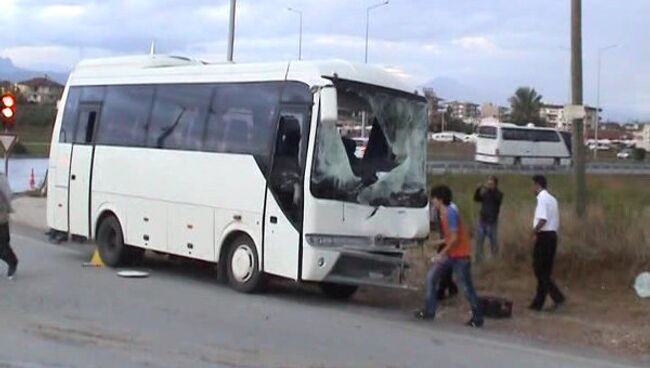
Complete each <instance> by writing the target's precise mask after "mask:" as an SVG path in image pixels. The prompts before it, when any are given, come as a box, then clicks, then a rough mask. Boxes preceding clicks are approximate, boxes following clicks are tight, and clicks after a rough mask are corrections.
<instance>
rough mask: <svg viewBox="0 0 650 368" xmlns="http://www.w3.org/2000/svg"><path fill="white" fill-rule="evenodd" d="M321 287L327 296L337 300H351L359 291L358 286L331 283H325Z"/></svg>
mask: <svg viewBox="0 0 650 368" xmlns="http://www.w3.org/2000/svg"><path fill="white" fill-rule="evenodd" d="M319 286H320V289H321V291H322V292H323V294H325V296H327V297H328V298H331V299H335V300H347V299H350V298H351V297H352V295H354V293H356V292H357V290H358V289H359V287H358V286H357V285H343V284H334V283H331V282H323V283H321V284H320V285H319Z"/></svg>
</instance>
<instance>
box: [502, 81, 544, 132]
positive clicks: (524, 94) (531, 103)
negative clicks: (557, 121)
mask: <svg viewBox="0 0 650 368" xmlns="http://www.w3.org/2000/svg"><path fill="white" fill-rule="evenodd" d="M508 101H509V102H510V108H511V111H512V113H511V120H512V122H513V123H515V124H518V125H526V124H528V123H533V124H535V125H542V123H543V122H542V119H540V117H539V110H540V108H541V107H542V95H540V94H538V93H537V91H535V89H534V88H530V87H519V88H517V91H516V92H515V94H514V95H513V96H512V97H510V99H509V100H508Z"/></svg>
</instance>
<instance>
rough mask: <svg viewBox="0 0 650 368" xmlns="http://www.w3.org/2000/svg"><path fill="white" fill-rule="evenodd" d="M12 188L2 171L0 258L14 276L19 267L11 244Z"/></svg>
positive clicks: (0, 188)
mask: <svg viewBox="0 0 650 368" xmlns="http://www.w3.org/2000/svg"><path fill="white" fill-rule="evenodd" d="M12 195H13V194H12V193H11V188H10V187H9V182H8V181H7V176H5V174H3V173H0V259H2V260H3V261H5V262H6V263H7V265H8V266H9V271H7V277H8V278H9V279H13V278H14V274H15V273H16V268H17V267H18V258H16V254H15V253H14V251H13V250H12V249H11V245H9V240H10V236H9V214H10V213H11V212H12V208H11V197H12Z"/></svg>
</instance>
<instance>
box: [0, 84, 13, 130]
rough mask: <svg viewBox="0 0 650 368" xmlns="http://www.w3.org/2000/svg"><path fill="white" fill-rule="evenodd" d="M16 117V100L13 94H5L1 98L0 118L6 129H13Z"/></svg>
mask: <svg viewBox="0 0 650 368" xmlns="http://www.w3.org/2000/svg"><path fill="white" fill-rule="evenodd" d="M15 116H16V98H15V97H14V95H12V94H11V93H5V94H4V95H2V97H1V98H0V118H2V125H3V126H4V127H5V129H10V128H13V126H14V117H15Z"/></svg>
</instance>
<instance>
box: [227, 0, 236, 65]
mask: <svg viewBox="0 0 650 368" xmlns="http://www.w3.org/2000/svg"><path fill="white" fill-rule="evenodd" d="M236 8H237V0H230V25H229V27H228V56H227V57H228V61H229V62H231V63H232V61H233V53H234V48H235V9H236Z"/></svg>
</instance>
